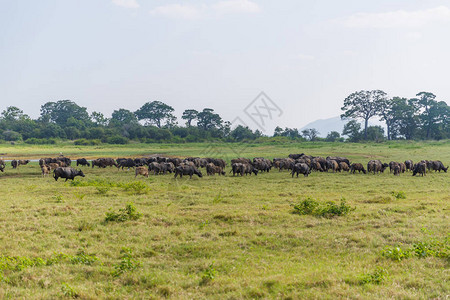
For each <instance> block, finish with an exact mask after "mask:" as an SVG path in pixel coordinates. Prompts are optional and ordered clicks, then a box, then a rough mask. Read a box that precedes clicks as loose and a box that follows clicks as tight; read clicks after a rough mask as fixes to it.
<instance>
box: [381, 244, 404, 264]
mask: <svg viewBox="0 0 450 300" xmlns="http://www.w3.org/2000/svg"><path fill="white" fill-rule="evenodd" d="M381 255H382V256H384V257H387V258H390V259H393V260H397V261H401V260H403V259H405V258H408V257H410V256H411V251H410V250H408V249H402V248H401V247H400V246H397V247H390V246H386V247H385V248H384V249H383V250H382V251H381Z"/></svg>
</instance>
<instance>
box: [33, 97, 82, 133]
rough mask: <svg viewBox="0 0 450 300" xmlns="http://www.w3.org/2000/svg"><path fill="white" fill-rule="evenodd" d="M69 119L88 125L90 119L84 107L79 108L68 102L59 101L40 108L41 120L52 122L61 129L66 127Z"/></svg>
mask: <svg viewBox="0 0 450 300" xmlns="http://www.w3.org/2000/svg"><path fill="white" fill-rule="evenodd" d="M71 117H73V118H75V119H77V120H80V121H83V122H84V123H89V122H90V118H89V114H88V112H87V108H86V107H81V106H79V105H78V104H76V103H75V102H73V101H70V100H60V101H57V102H47V103H45V104H44V105H42V106H41V120H42V121H45V122H52V123H55V124H57V125H59V126H61V127H64V126H66V125H67V120H68V119H70V118H71Z"/></svg>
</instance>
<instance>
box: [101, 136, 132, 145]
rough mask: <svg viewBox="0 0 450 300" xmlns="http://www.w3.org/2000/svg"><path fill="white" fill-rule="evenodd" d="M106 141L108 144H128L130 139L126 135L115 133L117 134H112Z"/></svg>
mask: <svg viewBox="0 0 450 300" xmlns="http://www.w3.org/2000/svg"><path fill="white" fill-rule="evenodd" d="M106 142H107V143H108V144H115V145H126V144H128V139H127V138H126V137H123V136H120V135H115V136H111V137H109V138H107V139H106Z"/></svg>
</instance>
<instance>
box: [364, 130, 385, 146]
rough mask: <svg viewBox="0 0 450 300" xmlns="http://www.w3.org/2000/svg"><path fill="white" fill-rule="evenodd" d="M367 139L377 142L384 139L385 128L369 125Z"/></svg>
mask: <svg viewBox="0 0 450 300" xmlns="http://www.w3.org/2000/svg"><path fill="white" fill-rule="evenodd" d="M367 139H368V140H369V141H375V142H377V143H379V142H382V141H383V140H384V129H383V127H381V126H369V127H368V128H367Z"/></svg>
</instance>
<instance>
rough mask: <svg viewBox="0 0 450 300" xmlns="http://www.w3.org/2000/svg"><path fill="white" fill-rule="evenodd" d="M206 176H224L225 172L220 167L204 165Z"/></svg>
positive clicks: (210, 164) (211, 164)
mask: <svg viewBox="0 0 450 300" xmlns="http://www.w3.org/2000/svg"><path fill="white" fill-rule="evenodd" d="M206 174H207V175H208V176H211V175H214V174H219V175H224V176H225V172H224V171H223V168H222V167H219V166H216V165H214V164H213V163H209V164H207V165H206Z"/></svg>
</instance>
